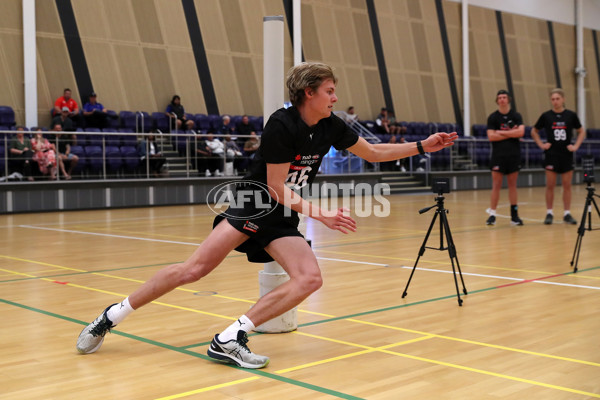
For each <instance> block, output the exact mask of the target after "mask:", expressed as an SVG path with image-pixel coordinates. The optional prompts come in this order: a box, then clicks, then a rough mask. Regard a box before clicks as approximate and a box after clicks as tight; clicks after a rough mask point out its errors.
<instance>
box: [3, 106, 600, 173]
mask: <svg viewBox="0 0 600 400" xmlns="http://www.w3.org/2000/svg"><path fill="white" fill-rule="evenodd" d="M141 118H143V117H141ZM140 121H143V119H140ZM357 125H359V124H357ZM42 133H43V134H44V136H45V137H46V138H47V139H48V140H49V141H50V142H51V143H53V144H54V147H55V149H58V148H59V144H60V140H61V138H66V137H68V139H69V140H74V142H72V147H71V152H72V153H73V154H76V155H77V156H78V157H79V163H78V164H77V166H76V167H75V170H73V177H74V178H76V179H79V180H80V179H90V180H112V179H150V178H154V177H155V176H154V174H153V173H152V171H151V162H150V157H145V158H144V159H143V160H142V153H145V154H149V153H150V144H149V141H148V140H147V138H148V136H150V135H154V136H155V139H156V140H155V142H154V143H155V146H156V148H155V151H156V152H158V153H161V154H162V155H163V157H165V164H164V165H165V168H164V171H163V173H162V174H161V175H160V176H161V177H167V176H170V177H178V178H197V177H204V176H205V175H207V174H206V172H205V168H202V169H201V170H199V166H201V165H203V164H202V162H203V160H202V159H204V160H205V161H207V162H209V163H212V164H214V165H218V169H219V173H218V174H217V175H219V176H221V175H223V176H235V175H236V173H237V174H241V173H242V169H246V168H247V167H248V165H249V163H250V162H251V155H249V154H245V153H243V155H242V156H239V155H234V156H232V155H231V154H228V152H227V146H226V143H225V142H226V140H225V137H226V136H228V135H213V136H214V137H216V138H220V139H221V140H222V141H223V148H224V150H223V153H220V154H218V155H215V156H213V157H200V155H199V154H198V152H197V150H198V148H199V142H200V141H202V140H204V139H205V138H206V135H205V134H201V133H197V132H193V131H192V132H187V133H183V132H182V133H163V132H160V131H157V132H155V133H130V132H82V131H77V132H53V131H44V132H42ZM24 134H25V135H32V134H33V132H24ZM56 134H60V135H62V136H60V137H58V136H56ZM73 135H74V136H73ZM14 136H15V131H0V147H2V149H1V151H0V181H9V180H10V178H11V175H12V174H13V172H14V167H13V165H12V164H13V163H12V160H13V158H14V157H12V156H11V154H10V142H11V140H12V138H13V137H14ZM361 136H362V134H361ZM235 137H236V138H238V142H243V141H245V140H247V139H248V138H250V137H253V136H251V135H237V136H235ZM363 137H364V136H363ZM142 145H145V146H146V148H145V152H142V151H141V148H140V146H142ZM240 147H243V146H240ZM490 154H491V143H490V142H489V140H487V139H485V138H460V139H458V140H457V142H456V144H455V145H454V146H453V147H452V148H450V149H445V150H442V151H440V152H436V153H432V154H429V155H427V157H425V158H423V157H421V156H414V157H410V158H408V159H407V160H406V161H405V163H404V166H405V167H406V169H407V171H406V173H407V174H412V173H425V174H426V176H427V175H428V174H429V173H431V172H434V171H482V170H485V171H487V170H489V156H490ZM521 154H522V168H524V169H531V168H541V167H542V163H543V152H542V151H541V150H540V149H539V148H538V147H537V145H536V144H535V142H534V141H533V140H532V139H522V140H521ZM583 155H594V156H596V158H599V157H600V140H597V139H596V140H592V139H587V140H586V141H584V142H583V145H582V146H581V148H580V149H579V151H578V152H577V153H576V154H575V155H574V157H575V162H576V166H580V160H581V157H582V156H583ZM423 161H424V162H423ZM31 162H32V163H33V164H32V169H33V170H35V171H37V172H36V173H34V174H33V175H34V178H35V180H36V181H42V180H47V177H46V176H43V175H41V173H40V172H39V171H38V170H37V163H36V162H34V161H31ZM67 162H68V161H67ZM238 163H239V164H240V165H241V167H240V169H239V170H238V171H235V167H236V165H237V164H238ZM390 166H391V168H387V169H391V170H392V171H398V173H400V171H399V169H400V168H399V166H396V165H391V164H387V165H385V167H390ZM211 168H212V166H211V167H210V168H209V170H210V171H209V172H210V174H211V175H212V176H214V175H215V174H214V172H216V169H211ZM381 169H382V168H381V164H380V163H369V162H367V161H365V160H363V159H361V158H359V157H357V156H355V155H353V154H351V153H350V152H348V151H346V150H342V151H337V150H335V149H333V148H332V149H331V151H330V152H329V153H328V154H327V155H326V156H325V157H324V158H323V160H322V163H321V166H320V173H322V174H345V173H352V174H357V173H364V172H377V171H380V170H381ZM383 169H386V168H383ZM15 177H16V178H18V176H15ZM56 180H57V181H61V180H64V176H63V175H62V174H61V173H60V171H59V173H58V174H57V179H56Z"/></svg>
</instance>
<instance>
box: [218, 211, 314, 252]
mask: <svg viewBox="0 0 600 400" xmlns="http://www.w3.org/2000/svg"><path fill="white" fill-rule="evenodd" d="M282 211H283V206H281V205H279V206H278V207H277V209H276V210H274V211H273V212H272V213H270V214H267V215H265V216H262V217H260V218H251V219H246V218H243V215H244V213H246V212H245V210H232V209H231V208H230V209H228V210H227V211H225V213H223V214H219V215H217V216H216V217H215V220H214V222H213V228H214V227H215V226H217V224H218V223H219V222H221V221H222V220H223V219H227V222H229V224H231V226H233V227H234V228H235V229H237V230H238V231H240V232H242V233H244V234H246V235H248V236H249V237H250V238H249V239H248V240H246V241H245V242H244V243H242V244H241V245H239V246H238V247H236V249H235V250H236V251H239V252H240V253H245V254H246V256H247V257H248V261H250V262H255V263H266V262H271V261H273V258H272V257H271V256H270V255H269V253H267V252H266V251H265V247H267V245H268V244H269V243H271V242H272V241H273V240H275V239H279V238H282V237H287V236H298V237H304V236H303V235H302V234H301V233H300V232H299V231H298V223H299V221H300V219H299V218H298V214H297V213H295V212H292V215H291V216H283V212H282ZM252 214H253V212H252V211H250V212H247V215H252Z"/></svg>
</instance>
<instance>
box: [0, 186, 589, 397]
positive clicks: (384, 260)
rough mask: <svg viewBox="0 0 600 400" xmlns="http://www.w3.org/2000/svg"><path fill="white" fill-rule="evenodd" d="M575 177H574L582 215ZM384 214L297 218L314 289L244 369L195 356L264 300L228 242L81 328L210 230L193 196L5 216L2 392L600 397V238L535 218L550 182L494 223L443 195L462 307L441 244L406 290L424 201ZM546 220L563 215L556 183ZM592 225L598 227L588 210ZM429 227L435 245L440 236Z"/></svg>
mask: <svg viewBox="0 0 600 400" xmlns="http://www.w3.org/2000/svg"><path fill="white" fill-rule="evenodd" d="M585 198H586V190H585V187H584V186H575V187H574V193H573V207H572V211H573V215H574V216H575V218H576V219H578V220H579V219H580V218H581V214H582V211H583V204H584V201H585ZM388 199H389V200H390V202H391V215H390V216H389V217H387V218H376V217H369V218H359V219H358V223H359V230H358V232H357V233H354V234H350V235H343V234H341V233H338V232H333V231H329V230H327V228H325V227H324V226H322V225H319V224H318V223H313V221H308V222H307V232H308V234H307V236H308V238H310V239H312V242H313V248H314V250H315V253H316V255H317V256H318V257H319V262H320V265H321V268H322V271H323V276H324V281H325V283H324V286H323V288H322V289H321V290H319V291H318V292H316V293H314V294H313V295H312V296H310V297H309V298H308V299H307V300H306V301H305V302H303V303H302V304H301V305H300V307H299V309H298V325H299V328H298V330H297V331H296V332H293V333H288V334H272V335H264V334H263V335H260V334H256V335H253V336H251V341H250V343H249V345H250V348H251V349H252V350H253V351H255V352H257V353H259V354H265V355H268V356H270V357H271V363H270V364H269V366H268V367H267V368H265V369H263V370H244V369H240V368H235V367H231V366H226V365H222V364H218V363H215V362H211V361H209V360H208V359H207V357H206V356H205V354H206V348H207V345H208V343H209V341H210V340H211V338H212V336H213V335H214V334H215V333H217V332H219V331H221V330H222V329H223V328H225V327H226V326H227V325H229V324H230V323H231V321H233V320H235V319H236V318H237V317H238V316H239V315H241V314H243V313H244V312H245V311H246V310H247V309H248V307H249V306H251V305H252V303H253V302H255V301H256V300H257V297H258V292H259V291H258V274H257V272H258V271H259V270H260V269H262V265H260V264H250V263H248V262H247V261H246V259H245V258H244V257H243V256H241V255H240V254H238V253H235V252H234V253H232V254H231V255H230V256H229V257H227V259H226V260H225V261H224V262H223V264H222V265H221V266H220V267H219V268H217V269H216V270H215V271H214V272H213V273H212V274H210V275H209V276H207V277H206V278H204V279H202V280H201V281H199V282H196V283H194V284H190V285H187V286H185V287H182V288H179V289H177V290H175V291H173V292H171V293H169V294H167V295H166V296H164V297H162V298H161V299H159V300H158V301H156V302H154V303H153V304H150V305H148V306H146V307H143V308H141V309H140V310H138V311H136V312H135V313H133V314H132V315H131V316H130V317H129V318H128V319H127V320H125V321H124V322H123V323H121V324H120V325H119V326H118V327H117V328H115V329H114V330H113V332H112V333H111V334H108V335H107V337H106V340H105V342H104V345H103V346H102V348H101V349H100V350H99V351H98V352H97V353H95V354H91V355H85V356H84V355H79V354H78V353H77V351H76V350H75V341H76V338H77V336H78V334H79V332H80V331H81V329H82V328H83V327H84V326H85V325H86V324H87V323H88V322H90V321H91V320H93V319H94V318H95V317H96V316H97V315H98V314H99V313H100V312H101V311H102V310H103V309H104V308H105V307H106V306H107V305H109V304H112V303H115V302H118V301H120V300H121V299H122V298H124V297H125V296H126V295H127V294H129V293H130V292H132V291H133V290H134V289H135V288H137V287H138V285H139V284H140V283H141V282H143V281H145V280H147V279H148V278H149V277H150V276H152V274H154V273H155V272H156V271H157V270H158V269H160V268H161V267H162V266H164V265H166V264H170V263H174V262H179V261H183V260H184V259H185V258H186V257H187V256H188V255H189V254H191V252H192V251H193V249H194V248H195V246H197V244H198V243H200V242H201V241H202V239H203V238H204V237H206V235H207V234H208V233H209V229H210V227H211V221H212V219H213V214H212V213H211V211H210V210H209V209H208V208H207V207H206V206H202V205H198V206H190V207H161V208H144V209H125V210H110V211H104V210H102V211H79V212H66V213H45V214H20V215H3V216H0V232H2V240H0V315H1V317H2V318H1V323H0V346H1V348H2V357H1V358H0V388H1V389H0V398H2V399H36V400H37V399H82V398H85V399H177V398H184V399H286V400H287V399H309V398H310V399H334V398H342V399H358V398H361V399H399V398H405V399H496V398H497V399H519V400H521V399H524V398H527V399H589V398H600V341H599V340H598V337H599V336H598V335H599V332H600V318H599V312H600V249H599V246H598V245H599V244H600V232H586V234H585V236H584V238H583V245H582V250H581V257H580V260H579V271H578V272H577V273H576V274H574V273H572V268H571V266H570V265H569V263H570V261H571V256H572V253H573V249H574V246H575V240H576V238H577V226H573V225H569V226H567V225H565V224H563V223H562V221H561V218H556V220H558V222H557V223H555V224H554V225H551V226H546V225H543V224H542V219H543V217H544V214H545V206H544V189H543V188H521V189H519V201H520V215H521V217H522V218H523V219H524V221H525V226H522V227H513V226H510V224H509V219H508V215H509V213H510V212H509V207H508V204H507V193H506V190H503V192H502V194H501V203H500V207H499V209H498V213H499V217H498V222H497V224H496V226H493V227H488V226H486V225H485V220H486V218H487V214H486V213H485V209H486V208H487V207H488V203H489V191H466V192H454V193H451V194H449V195H447V196H446V202H445V205H446V208H447V209H448V210H450V213H449V214H448V219H449V223H450V228H451V230H452V234H453V237H454V241H455V244H456V247H457V251H458V259H459V262H460V265H461V267H462V271H463V276H464V280H465V284H466V288H467V290H468V292H469V294H468V295H466V296H463V298H464V304H463V306H462V307H459V306H458V304H457V301H456V291H455V287H454V280H453V277H452V274H451V273H449V272H451V266H450V263H449V261H448V260H449V259H448V252H446V251H436V250H427V251H426V252H425V254H424V256H423V257H422V258H421V261H420V262H419V265H418V268H417V270H416V273H415V276H414V278H413V281H412V283H411V285H410V287H409V290H408V296H407V297H406V298H404V299H402V297H401V296H402V292H403V289H404V286H405V284H406V282H407V279H408V276H409V274H410V268H412V266H413V264H414V262H415V259H416V257H417V254H418V250H419V248H420V246H421V244H422V242H423V239H424V237H425V232H426V230H427V228H428V226H429V224H430V222H431V219H432V218H433V215H434V212H433V210H432V211H430V212H428V213H426V214H423V215H419V214H418V210H419V209H421V208H423V207H426V206H428V205H433V204H434V195H433V194H428V195H413V196H390V197H388ZM556 200H557V201H556V204H555V214H556V215H557V216H560V215H562V201H561V188H557V192H556ZM592 223H593V225H594V226H595V227H598V228H600V221H599V219H598V216H597V215H596V213H595V212H594V214H593V216H592ZM437 228H438V226H437V224H436V229H435V230H434V233H433V234H432V237H431V238H430V240H429V242H428V245H430V246H432V247H437V246H439V236H438V233H437V232H438V229H437Z"/></svg>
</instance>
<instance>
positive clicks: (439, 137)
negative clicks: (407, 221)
mask: <svg viewBox="0 0 600 400" xmlns="http://www.w3.org/2000/svg"><path fill="white" fill-rule="evenodd" d="M336 83H337V78H336V76H335V75H334V73H333V70H332V69H331V67H329V66H327V65H325V64H321V63H302V64H299V65H297V66H295V67H293V68H292V69H291V70H290V71H289V72H288V75H287V79H286V84H287V88H288V91H289V96H290V101H291V103H292V105H293V106H292V107H290V108H289V109H280V110H278V111H276V112H275V113H273V115H271V117H270V118H269V120H268V122H267V124H266V126H265V129H264V131H263V134H262V137H261V145H260V148H259V150H258V151H257V153H256V155H255V158H254V160H253V164H252V166H251V168H250V171H249V173H248V174H247V175H246V176H245V177H244V178H243V181H248V182H250V181H255V182H260V183H262V184H266V185H268V188H269V189H268V194H267V193H264V191H263V192H261V193H259V195H258V197H259V198H260V199H259V200H260V201H259V202H257V203H260V204H250V202H244V203H243V204H244V206H243V207H242V208H236V209H232V208H230V209H228V210H227V211H226V212H225V213H224V214H221V215H219V216H217V218H216V219H215V223H214V229H213V231H212V232H211V233H210V234H209V235H208V237H207V238H206V239H205V240H204V241H203V242H202V244H201V245H200V246H199V247H198V248H197V249H196V251H194V253H193V254H192V255H191V256H190V257H189V258H188V259H187V260H186V261H185V262H183V263H180V264H173V265H169V266H167V267H165V268H163V269H161V270H160V271H158V272H157V273H156V274H155V275H154V276H153V277H152V278H150V279H149V280H148V281H147V282H145V283H144V284H142V285H141V286H140V287H139V288H138V289H137V290H136V291H134V292H133V293H132V294H131V295H130V296H129V297H127V298H126V299H125V300H123V301H122V302H121V303H117V304H113V305H111V306H109V307H107V308H106V309H105V310H104V311H103V312H102V313H101V314H100V316H99V317H98V318H96V319H95V320H94V321H93V322H92V323H91V324H89V325H88V326H87V327H85V328H84V329H83V331H82V332H81V334H80V335H79V338H78V339H77V350H78V351H79V352H80V353H83V354H88V353H93V352H95V351H96V350H98V349H99V348H100V346H101V345H102V342H103V340H104V336H105V334H106V333H107V332H108V331H110V329H111V328H113V327H115V326H116V325H117V324H118V323H120V322H121V321H123V319H124V318H125V317H126V316H127V315H129V314H130V313H131V312H133V311H134V310H136V309H138V308H140V307H142V306H143V305H145V304H148V303H150V302H151V301H153V300H155V299H157V298H159V297H161V296H162V295H164V294H165V293H168V292H170V291H171V290H173V289H175V288H176V287H178V286H181V285H184V284H188V283H191V282H195V281H197V280H199V279H200V278H202V277H203V276H205V275H207V274H209V273H210V272H211V271H212V270H213V269H214V268H216V267H217V266H218V265H219V264H220V263H221V261H223V259H224V258H225V257H226V256H227V254H229V253H230V252H231V251H232V250H234V249H236V250H238V251H242V252H245V253H246V254H247V255H248V257H249V258H253V259H255V260H256V259H259V258H261V257H265V256H269V257H272V259H274V260H276V261H277V262H278V263H279V264H280V265H281V266H282V267H283V268H284V269H285V271H286V272H287V273H288V275H289V277H290V279H289V280H288V281H287V282H285V283H283V284H282V285H280V286H278V287H277V288H275V289H273V290H272V291H271V292H269V293H268V294H266V295H264V296H263V297H261V298H260V299H259V300H258V301H257V302H256V304H254V306H253V307H252V308H250V309H249V310H248V311H247V312H246V314H244V315H242V316H241V317H240V318H239V319H238V320H237V321H235V322H234V323H233V324H231V325H230V326H229V327H227V328H226V329H225V330H224V331H222V332H221V333H219V334H217V335H215V336H214V338H213V340H212V342H211V344H210V347H209V349H208V355H209V356H210V357H211V358H213V359H215V360H218V361H221V362H226V363H231V364H236V365H238V366H241V367H244V368H262V367H265V366H266V365H267V364H268V363H269V358H268V357H266V356H262V355H258V354H254V353H253V352H251V351H250V349H249V348H248V346H247V343H248V337H247V332H249V331H250V330H252V329H253V328H254V327H255V326H259V325H261V324H263V323H265V322H267V321H269V320H270V319H272V318H274V317H276V316H278V315H281V314H283V313H284V312H286V311H288V310H290V309H292V308H294V307H295V306H297V305H298V304H300V303H301V302H302V301H303V300H304V299H305V298H306V297H308V296H309V295H310V294H311V293H313V292H314V291H316V290H317V289H319V288H320V287H321V284H322V278H321V271H320V269H319V265H318V263H317V259H316V257H315V255H314V253H313V252H312V250H311V248H310V246H309V245H308V244H307V242H306V240H305V239H304V238H303V237H302V235H301V234H300V233H299V232H298V212H303V213H304V214H306V215H307V216H308V217H310V218H313V219H315V220H317V221H320V222H322V223H323V224H324V225H325V226H327V227H328V228H330V229H333V230H338V231H340V232H342V233H348V232H354V231H356V222H355V221H354V219H352V217H350V216H348V215H346V214H345V210H343V209H338V210H333V211H329V210H324V209H321V208H320V207H319V206H318V205H315V204H311V203H309V202H307V201H306V200H304V199H303V198H302V197H301V196H300V195H299V194H297V193H296V192H294V190H296V189H299V188H301V187H303V186H305V185H307V184H310V183H311V182H312V180H313V179H314V177H315V175H316V173H317V171H318V169H319V165H320V164H321V161H322V159H323V156H325V154H327V152H328V151H329V150H330V148H331V146H334V147H335V148H336V149H338V150H341V149H348V150H349V151H351V152H352V153H354V154H356V155H358V156H360V157H362V158H364V159H366V160H368V161H370V162H380V161H391V160H396V159H399V158H403V157H410V156H413V155H416V154H418V153H424V152H425V151H430V152H432V151H438V150H441V149H444V148H446V147H449V146H452V145H453V144H454V140H455V139H456V137H457V134H456V132H453V133H436V134H433V135H431V136H429V137H428V138H427V139H425V140H423V141H422V142H416V143H403V144H375V145H374V144H369V143H368V142H366V141H365V140H364V139H363V138H360V137H358V136H357V135H356V134H355V133H354V132H352V131H351V130H350V129H349V128H348V127H347V126H346V124H345V123H344V122H343V121H342V120H341V119H339V118H338V117H337V116H335V115H334V114H333V113H332V110H333V106H334V105H335V103H336V102H337V100H338V98H337V96H336V93H335V89H336ZM238 186H240V187H243V186H245V185H244V182H242V183H241V184H238ZM250 186H251V185H250V184H249V185H248V187H250ZM266 197H269V199H265V198H266ZM265 200H268V201H269V203H268V204H271V206H272V207H274V209H273V210H272V212H270V213H268V214H266V215H264V213H262V214H261V213H260V210H259V208H261V207H263V205H264V201H265ZM259 206H260V207H259ZM261 209H262V208H261ZM257 215H258V217H257Z"/></svg>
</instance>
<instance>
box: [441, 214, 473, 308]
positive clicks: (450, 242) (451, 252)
mask: <svg viewBox="0 0 600 400" xmlns="http://www.w3.org/2000/svg"><path fill="white" fill-rule="evenodd" d="M440 223H441V224H442V225H443V227H444V231H445V232H446V242H447V243H448V254H449V256H450V263H451V264H452V275H453V277H454V287H455V288H456V298H457V300H458V305H459V306H461V307H462V303H463V300H462V299H461V298H460V292H459V290H458V280H457V279H456V268H455V266H454V260H455V259H456V265H457V266H458V272H459V274H460V280H461V282H462V285H463V292H464V293H465V294H467V289H465V281H464V280H463V277H462V272H461V270H460V265H459V263H458V257H457V255H456V247H455V246H454V240H453V239H452V233H451V232H450V225H449V224H448V218H447V216H446V212H445V211H443V212H442V216H441V217H440Z"/></svg>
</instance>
